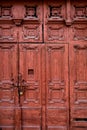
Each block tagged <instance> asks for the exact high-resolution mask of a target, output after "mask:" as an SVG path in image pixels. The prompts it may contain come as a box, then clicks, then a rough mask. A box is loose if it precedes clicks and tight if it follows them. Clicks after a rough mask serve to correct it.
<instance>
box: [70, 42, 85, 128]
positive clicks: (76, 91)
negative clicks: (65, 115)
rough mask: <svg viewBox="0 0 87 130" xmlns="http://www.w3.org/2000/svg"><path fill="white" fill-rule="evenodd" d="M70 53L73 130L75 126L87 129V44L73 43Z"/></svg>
mask: <svg viewBox="0 0 87 130" xmlns="http://www.w3.org/2000/svg"><path fill="white" fill-rule="evenodd" d="M69 52H70V60H69V61H70V109H71V128H72V130H73V129H74V128H73V126H76V127H77V126H78V127H86V128H87V45H86V43H85V42H84V43H81V42H80V43H79V44H75V43H72V44H70V47H69ZM75 129H76V130H77V129H78V128H75ZM83 130H85V128H83Z"/></svg>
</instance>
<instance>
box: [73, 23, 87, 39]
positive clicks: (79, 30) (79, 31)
mask: <svg viewBox="0 0 87 130" xmlns="http://www.w3.org/2000/svg"><path fill="white" fill-rule="evenodd" d="M73 33H74V35H73V40H85V41H86V40H87V26H81V25H78V26H74V27H73Z"/></svg>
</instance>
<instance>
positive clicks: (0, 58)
mask: <svg viewBox="0 0 87 130" xmlns="http://www.w3.org/2000/svg"><path fill="white" fill-rule="evenodd" d="M17 66H18V61H17V45H16V44H4V45H2V44H0V129H1V130H13V129H14V128H15V129H19V127H20V108H19V103H18V102H19V99H18V89H17V85H18V84H16V83H17V77H18V67H17Z"/></svg>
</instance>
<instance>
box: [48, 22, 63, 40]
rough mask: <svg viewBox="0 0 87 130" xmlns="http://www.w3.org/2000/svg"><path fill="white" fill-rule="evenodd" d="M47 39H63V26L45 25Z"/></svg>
mask: <svg viewBox="0 0 87 130" xmlns="http://www.w3.org/2000/svg"><path fill="white" fill-rule="evenodd" d="M47 37H48V38H47V39H48V41H54V40H59V41H63V40H65V28H64V26H63V25H62V26H60V25H54V24H51V25H48V27H47Z"/></svg>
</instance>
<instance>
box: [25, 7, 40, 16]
mask: <svg viewBox="0 0 87 130" xmlns="http://www.w3.org/2000/svg"><path fill="white" fill-rule="evenodd" d="M25 9H26V14H25V18H37V17H38V16H37V11H36V10H37V7H36V6H25Z"/></svg>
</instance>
